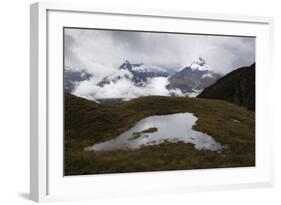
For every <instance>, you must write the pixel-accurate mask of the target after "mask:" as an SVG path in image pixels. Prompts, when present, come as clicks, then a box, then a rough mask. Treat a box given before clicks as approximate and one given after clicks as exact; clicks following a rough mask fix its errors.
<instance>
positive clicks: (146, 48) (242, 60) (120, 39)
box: [64, 28, 255, 76]
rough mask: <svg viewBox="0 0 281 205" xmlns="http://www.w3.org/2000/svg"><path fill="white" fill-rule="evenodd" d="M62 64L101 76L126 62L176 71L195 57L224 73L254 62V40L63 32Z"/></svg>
mask: <svg viewBox="0 0 281 205" xmlns="http://www.w3.org/2000/svg"><path fill="white" fill-rule="evenodd" d="M64 46H65V65H66V66H68V67H69V68H70V69H73V70H86V71H88V72H90V73H92V74H96V75H97V76H98V75H103V74H107V73H109V72H110V71H111V70H112V69H113V68H118V67H119V66H120V64H122V63H123V62H124V61H125V60H129V61H130V62H131V63H144V64H148V65H155V66H161V67H164V68H168V69H175V70H179V69H181V68H183V67H185V66H188V65H190V64H191V63H192V62H193V61H195V60H197V59H198V57H201V58H203V59H204V60H205V61H206V62H207V64H208V65H209V66H210V67H211V68H212V69H213V70H214V71H216V72H218V73H221V74H226V73H228V72H230V71H232V70H233V69H235V68H237V67H241V66H246V65H250V64H252V63H253V62H254V61H255V38H250V37H232V36H210V35H209V36H208V35H190V34H168V33H151V32H129V31H110V30H95V29H70V28H66V29H65V43H64Z"/></svg>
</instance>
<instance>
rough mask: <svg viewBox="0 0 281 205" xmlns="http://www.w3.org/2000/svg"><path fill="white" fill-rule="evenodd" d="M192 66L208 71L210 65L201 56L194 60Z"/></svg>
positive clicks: (195, 68)
mask: <svg viewBox="0 0 281 205" xmlns="http://www.w3.org/2000/svg"><path fill="white" fill-rule="evenodd" d="M190 68H191V69H192V70H199V71H208V70H210V69H209V66H208V65H207V64H206V61H205V60H204V59H202V58H200V57H199V59H198V60H197V61H194V62H193V63H192V64H191V65H190Z"/></svg>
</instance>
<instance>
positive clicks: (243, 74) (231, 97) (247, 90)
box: [198, 63, 255, 110]
mask: <svg viewBox="0 0 281 205" xmlns="http://www.w3.org/2000/svg"><path fill="white" fill-rule="evenodd" d="M198 97H199V98H209V99H220V100H226V101H228V102H231V103H233V104H236V105H239V106H244V107H246V108H248V109H250V110H255V63H254V64H252V65H251V66H249V67H242V68H238V69H237V70H234V71H232V72H230V73H229V74H227V75H225V76H224V77H222V78H221V79H219V80H218V81H217V82H216V83H215V84H213V85H211V86H209V87H207V88H206V89H205V90H204V91H203V92H202V93H201V94H200V95H198Z"/></svg>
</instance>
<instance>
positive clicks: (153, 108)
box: [30, 3, 273, 201]
mask: <svg viewBox="0 0 281 205" xmlns="http://www.w3.org/2000/svg"><path fill="white" fill-rule="evenodd" d="M272 22H273V21H272V19H271V18H269V17H250V16H235V15H234V16H232V15H221V14H220V15H219V14H202V13H192V12H182V11H181V12H179V11H177V12H176V11H155V10H133V9H120V8H119V9H112V8H96V7H95V6H92V5H80V4H78V5H73V4H61V3H36V4H33V5H31V140H30V142H31V151H30V160H31V173H30V174H31V183H30V189H31V191H30V192H31V193H30V196H31V199H32V200H35V201H52V200H70V199H81V198H98V197H112V196H129V195H138V194H151V193H152V194H154V193H155V194H157V193H174V192H187V191H203V190H221V189H233V188H251V187H267V186H272V183H273V174H272V173H273V164H272V144H273V139H272V135H271V134H270V132H271V131H270V130H271V129H270V127H271V126H270V119H271V113H270V112H268V111H267V110H266V109H264V108H265V107H268V106H269V101H268V98H267V97H266V96H267V93H268V91H269V90H270V80H269V79H270V78H269V77H268V76H269V75H270V72H269V70H270V69H272V66H271V62H272V53H271V51H272Z"/></svg>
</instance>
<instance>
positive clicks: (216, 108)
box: [64, 94, 255, 175]
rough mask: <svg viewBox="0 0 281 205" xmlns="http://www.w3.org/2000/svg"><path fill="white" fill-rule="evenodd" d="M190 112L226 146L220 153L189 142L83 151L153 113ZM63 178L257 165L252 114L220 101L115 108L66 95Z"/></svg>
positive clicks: (165, 100) (161, 101) (159, 100)
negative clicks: (127, 148) (205, 149)
mask: <svg viewBox="0 0 281 205" xmlns="http://www.w3.org/2000/svg"><path fill="white" fill-rule="evenodd" d="M179 112H191V113H194V114H195V115H196V116H197V117H198V121H197V123H196V125H195V126H194V129H195V130H198V131H201V132H205V133H207V134H208V135H211V136H212V137H213V138H214V139H215V140H216V141H217V142H220V143H222V144H224V145H228V146H229V149H226V150H224V152H223V153H222V154H219V153H216V152H212V151H199V150H196V149H194V148H193V146H192V145H191V144H184V143H165V144H160V145H156V146H149V147H143V148H140V149H137V150H118V151H101V152H85V151H84V150H83V149H84V148H85V147H87V146H91V145H93V144H95V143H98V142H103V141H106V140H109V139H112V138H115V137H117V136H118V135H119V134H121V133H122V132H124V131H126V130H128V129H129V128H130V127H132V126H133V125H134V124H135V123H136V122H137V121H139V120H141V119H143V118H145V117H147V116H151V115H163V114H171V113H179ZM64 123H65V136H64V137H65V142H64V143H65V149H64V150H65V151H64V156H65V157H64V159H65V166H64V167H65V170H64V171H65V175H81V174H99V173H122V172H138V171H159V170H179V169H202V168H219V167H243V166H254V165H255V115H254V112H252V111H249V110H247V109H244V108H242V107H238V106H235V105H233V104H231V103H228V102H225V101H220V100H209V99H198V98H187V97H161V96H149V97H142V98H138V99H134V100H131V101H128V102H123V103H120V104H116V105H102V104H97V103H95V102H92V101H88V100H86V99H82V98H79V97H76V96H73V95H70V94H65V122H64Z"/></svg>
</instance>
